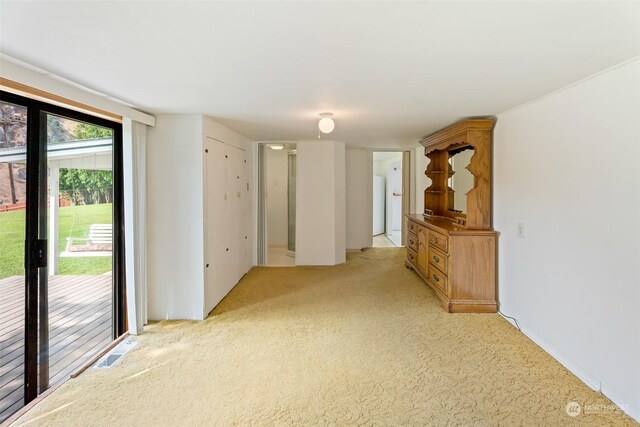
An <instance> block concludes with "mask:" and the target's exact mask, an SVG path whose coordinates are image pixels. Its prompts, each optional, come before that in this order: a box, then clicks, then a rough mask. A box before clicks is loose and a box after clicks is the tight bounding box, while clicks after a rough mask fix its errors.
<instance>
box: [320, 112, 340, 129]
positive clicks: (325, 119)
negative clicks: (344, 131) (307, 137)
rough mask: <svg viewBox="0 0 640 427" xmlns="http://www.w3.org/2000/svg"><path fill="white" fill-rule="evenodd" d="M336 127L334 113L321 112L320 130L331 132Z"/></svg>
mask: <svg viewBox="0 0 640 427" xmlns="http://www.w3.org/2000/svg"><path fill="white" fill-rule="evenodd" d="M335 127H336V125H335V123H334V122H333V114H332V113H320V121H319V122H318V129H320V132H322V133H331V132H333V129H334V128H335Z"/></svg>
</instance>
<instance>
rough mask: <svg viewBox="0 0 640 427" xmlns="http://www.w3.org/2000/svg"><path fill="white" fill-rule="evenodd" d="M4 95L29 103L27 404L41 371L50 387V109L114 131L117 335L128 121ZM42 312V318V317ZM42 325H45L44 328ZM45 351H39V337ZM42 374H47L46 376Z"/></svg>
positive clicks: (122, 315)
mask: <svg viewBox="0 0 640 427" xmlns="http://www.w3.org/2000/svg"><path fill="white" fill-rule="evenodd" d="M0 100H1V101H5V102H9V103H12V104H16V105H20V106H23V107H26V108H27V146H26V149H27V167H26V169H27V194H26V204H27V207H26V241H25V357H24V404H25V405H26V404H28V403H29V402H31V401H32V400H33V399H35V398H36V397H37V396H38V394H39V391H38V388H39V387H38V372H39V371H40V374H41V375H42V376H44V375H46V380H45V382H43V383H44V387H40V388H41V390H40V393H41V392H42V391H44V389H46V388H47V387H48V363H49V354H48V284H47V277H48V276H47V270H46V268H47V244H46V238H47V235H46V232H47V224H46V218H47V203H46V201H47V162H46V150H47V120H46V116H47V113H50V114H54V115H57V116H61V117H64V118H69V119H72V120H77V121H81V122H86V123H90V124H94V125H97V126H101V127H105V128H108V129H111V130H112V131H113V165H112V168H113V205H112V206H113V243H114V244H113V283H112V286H113V328H112V331H113V334H112V335H113V339H116V338H117V337H119V336H121V335H122V334H124V333H125V332H126V331H127V329H128V328H127V315H126V283H125V252H124V248H125V242H124V238H125V236H124V199H123V196H124V182H123V160H122V149H123V147H122V124H121V123H117V122H113V121H110V120H105V119H102V118H99V117H95V116H92V115H89V114H85V113H81V112H78V111H74V110H70V109H67V108H64V107H60V106H57V105H52V104H48V103H45V102H42V101H38V100H35V99H31V98H26V97H23V96H20V95H16V94H13V93H9V92H4V91H0ZM39 318H40V320H41V321H40V324H38V319H39ZM38 328H40V329H38ZM39 339H40V340H41V341H40V352H39V351H38V347H39V346H38V340H39ZM41 379H45V378H44V377H41Z"/></svg>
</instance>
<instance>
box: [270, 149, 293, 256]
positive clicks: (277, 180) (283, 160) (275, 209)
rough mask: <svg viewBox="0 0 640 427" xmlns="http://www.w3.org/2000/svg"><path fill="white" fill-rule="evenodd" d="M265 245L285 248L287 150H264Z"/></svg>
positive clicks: (286, 236) (286, 231)
mask: <svg viewBox="0 0 640 427" xmlns="http://www.w3.org/2000/svg"><path fill="white" fill-rule="evenodd" d="M266 163H267V178H266V182H267V244H268V245H269V246H287V239H288V235H289V231H288V227H287V225H288V216H287V206H288V200H287V188H288V186H287V181H288V180H287V178H288V176H287V171H288V165H287V150H272V149H270V148H267V150H266Z"/></svg>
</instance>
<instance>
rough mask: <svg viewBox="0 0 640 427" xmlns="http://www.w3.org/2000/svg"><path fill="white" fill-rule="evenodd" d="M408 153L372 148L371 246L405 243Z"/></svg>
mask: <svg viewBox="0 0 640 427" xmlns="http://www.w3.org/2000/svg"><path fill="white" fill-rule="evenodd" d="M408 159H409V153H408V152H405V151H374V152H373V188H372V191H373V197H372V200H373V206H372V210H373V230H372V236H373V244H372V246H373V247H374V248H389V247H391V248H395V247H399V246H404V245H405V235H406V218H405V214H406V213H408V212H409V197H408V195H409V191H408V189H409V167H408V166H409V160H408Z"/></svg>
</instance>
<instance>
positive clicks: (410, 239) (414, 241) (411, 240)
mask: <svg viewBox="0 0 640 427" xmlns="http://www.w3.org/2000/svg"><path fill="white" fill-rule="evenodd" d="M407 246H408V247H410V248H411V249H413V250H414V251H416V252H418V236H416V235H415V234H413V233H407Z"/></svg>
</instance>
